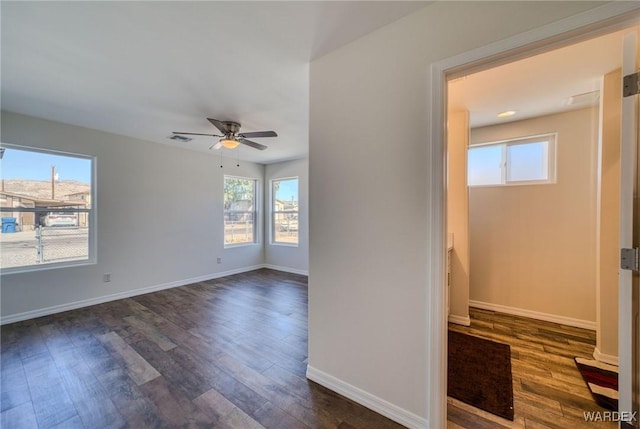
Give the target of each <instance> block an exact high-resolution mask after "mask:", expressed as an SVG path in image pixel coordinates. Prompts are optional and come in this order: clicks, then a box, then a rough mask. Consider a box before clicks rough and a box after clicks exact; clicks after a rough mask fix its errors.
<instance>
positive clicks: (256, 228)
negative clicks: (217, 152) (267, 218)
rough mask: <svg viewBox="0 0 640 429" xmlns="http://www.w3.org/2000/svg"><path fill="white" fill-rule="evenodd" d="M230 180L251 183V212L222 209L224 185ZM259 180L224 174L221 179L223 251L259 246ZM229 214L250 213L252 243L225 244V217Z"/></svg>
mask: <svg viewBox="0 0 640 429" xmlns="http://www.w3.org/2000/svg"><path fill="white" fill-rule="evenodd" d="M227 178H230V179H241V180H250V181H252V182H253V211H244V210H227V209H225V208H224V200H225V190H224V183H225V181H226V180H227ZM259 189H260V179H257V178H255V177H245V176H236V175H232V174H225V175H223V177H222V242H223V246H224V248H225V249H230V248H234V247H243V246H254V245H259V244H260V221H259V219H258V216H259V211H258V207H259V204H260V193H259ZM231 213H251V214H252V215H253V241H246V242H241V243H227V240H226V217H227V214H231Z"/></svg>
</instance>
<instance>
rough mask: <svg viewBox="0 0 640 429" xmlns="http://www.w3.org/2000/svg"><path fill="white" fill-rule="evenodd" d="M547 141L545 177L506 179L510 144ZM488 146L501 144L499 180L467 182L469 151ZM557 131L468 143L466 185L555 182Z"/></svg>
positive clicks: (548, 183) (492, 185)
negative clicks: (480, 182)
mask: <svg viewBox="0 0 640 429" xmlns="http://www.w3.org/2000/svg"><path fill="white" fill-rule="evenodd" d="M540 142H546V143H547V165H546V166H547V178H546V179H541V180H508V172H509V151H508V148H509V147H512V146H520V145H526V144H531V143H540ZM490 146H501V149H502V150H501V152H502V155H501V156H502V158H501V160H500V169H501V182H500V183H487V184H472V183H470V182H469V152H470V151H471V150H472V149H477V148H481V147H490ZM557 149H558V133H545V134H537V135H529V136H523V137H515V138H511V139H505V140H496V141H490V142H483V143H477V144H472V145H469V147H468V148H467V186H468V187H473V188H483V187H495V186H527V185H551V184H555V183H557V159H558V154H557Z"/></svg>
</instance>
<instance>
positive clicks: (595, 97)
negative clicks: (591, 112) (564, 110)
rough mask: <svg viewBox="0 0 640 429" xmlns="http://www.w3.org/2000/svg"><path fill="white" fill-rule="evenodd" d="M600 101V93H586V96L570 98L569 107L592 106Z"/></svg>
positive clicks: (579, 95) (580, 95)
mask: <svg viewBox="0 0 640 429" xmlns="http://www.w3.org/2000/svg"><path fill="white" fill-rule="evenodd" d="M599 100H600V91H593V92H585V93H584V94H578V95H574V96H572V97H569V99H568V100H567V105H569V106H591V105H594V104H596V103H597V102H598V101H599Z"/></svg>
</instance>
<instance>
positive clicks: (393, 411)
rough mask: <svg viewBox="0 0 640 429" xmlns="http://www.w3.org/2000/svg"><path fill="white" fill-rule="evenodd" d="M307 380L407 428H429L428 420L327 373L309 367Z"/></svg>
mask: <svg viewBox="0 0 640 429" xmlns="http://www.w3.org/2000/svg"><path fill="white" fill-rule="evenodd" d="M307 378H308V379H309V380H311V381H315V382H316V383H318V384H320V385H322V386H324V387H326V388H327V389H330V390H333V391H334V392H336V393H339V394H341V395H342V396H345V397H347V398H349V399H351V400H352V401H354V402H357V403H358V404H360V405H364V406H365V407H367V408H369V409H371V410H373V411H375V412H377V413H379V414H382V415H383V416H385V417H388V418H390V419H391V420H393V421H395V422H398V423H400V424H401V425H404V426H406V427H407V428H409V429H425V428H427V427H428V424H427V420H426V419H425V418H423V417H420V416H418V415H416V414H413V413H411V412H409V411H407V410H405V409H403V408H400V407H398V406H397V405H394V404H392V403H391V402H389V401H386V400H384V399H382V398H379V397H377V396H375V395H372V394H371V393H369V392H366V391H364V390H362V389H360V388H358V387H355V386H353V385H351V384H349V383H347V382H345V381H342V380H340V379H339V378H336V377H334V376H332V375H329V374H327V373H326V372H323V371H320V370H319V369H315V368H313V367H311V366H309V365H307Z"/></svg>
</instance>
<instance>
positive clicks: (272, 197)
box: [269, 176, 300, 247]
mask: <svg viewBox="0 0 640 429" xmlns="http://www.w3.org/2000/svg"><path fill="white" fill-rule="evenodd" d="M284 180H297V181H298V211H296V212H295V213H297V214H298V242H297V243H286V242H284V241H276V240H275V216H274V215H275V214H277V213H292V212H277V211H275V210H273V206H274V203H275V195H274V192H273V183H274V182H281V181H284ZM269 244H270V245H272V246H283V247H299V246H300V177H299V176H290V177H278V178H275V179H271V180H270V181H269Z"/></svg>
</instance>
